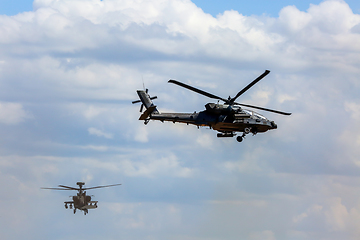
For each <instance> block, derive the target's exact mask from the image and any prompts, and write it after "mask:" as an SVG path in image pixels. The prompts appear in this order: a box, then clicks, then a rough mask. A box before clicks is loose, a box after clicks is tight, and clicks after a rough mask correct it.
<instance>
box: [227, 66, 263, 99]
mask: <svg viewBox="0 0 360 240" xmlns="http://www.w3.org/2000/svg"><path fill="white" fill-rule="evenodd" d="M269 73H270V71H269V70H265V72H264V73H263V74H261V75H260V76H259V77H258V78H256V79H255V80H254V81H252V82H251V83H250V84H249V85H247V86H246V87H244V88H243V89H242V90H241V91H240V92H238V94H236V96H235V97H233V98H232V99H231V102H235V100H236V99H237V98H238V97H240V96H241V95H242V94H243V93H244V92H246V91H247V90H249V88H251V87H252V86H254V85H255V84H256V83H257V82H258V81H260V80H261V79H263V78H264V77H265V76H266V75H268V74H269Z"/></svg>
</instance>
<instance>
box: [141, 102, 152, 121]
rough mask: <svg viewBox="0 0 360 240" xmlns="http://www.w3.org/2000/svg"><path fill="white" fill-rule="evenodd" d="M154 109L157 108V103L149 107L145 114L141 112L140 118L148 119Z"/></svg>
mask: <svg viewBox="0 0 360 240" xmlns="http://www.w3.org/2000/svg"><path fill="white" fill-rule="evenodd" d="M154 110H156V106H155V105H153V106H151V107H149V108H148V109H146V111H145V112H144V113H143V114H141V116H140V118H139V120H146V119H147V118H148V117H149V116H150V114H151V113H152V112H153V111H154Z"/></svg>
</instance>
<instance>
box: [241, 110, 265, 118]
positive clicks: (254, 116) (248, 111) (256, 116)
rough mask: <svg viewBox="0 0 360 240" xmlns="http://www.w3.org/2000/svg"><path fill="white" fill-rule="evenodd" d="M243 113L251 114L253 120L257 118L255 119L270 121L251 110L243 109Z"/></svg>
mask: <svg viewBox="0 0 360 240" xmlns="http://www.w3.org/2000/svg"><path fill="white" fill-rule="evenodd" d="M242 111H243V112H245V113H246V114H249V115H250V117H251V118H255V119H259V120H268V119H267V118H266V117H264V116H263V115H261V114H259V113H257V112H254V111H251V110H247V109H242Z"/></svg>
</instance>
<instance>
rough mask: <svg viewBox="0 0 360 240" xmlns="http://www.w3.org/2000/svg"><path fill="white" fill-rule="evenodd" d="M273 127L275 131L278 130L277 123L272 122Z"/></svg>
mask: <svg viewBox="0 0 360 240" xmlns="http://www.w3.org/2000/svg"><path fill="white" fill-rule="evenodd" d="M271 127H272V128H273V129H277V125H276V123H275V122H274V121H271Z"/></svg>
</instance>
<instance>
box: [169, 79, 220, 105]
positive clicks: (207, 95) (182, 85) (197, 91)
mask: <svg viewBox="0 0 360 240" xmlns="http://www.w3.org/2000/svg"><path fill="white" fill-rule="evenodd" d="M168 83H174V84H176V85H179V86H181V87H183V88H187V89H189V90H191V91H194V92H196V93H199V94H202V95H204V96H206V97H209V98H214V99H219V100H222V101H224V102H227V100H226V99H224V98H221V97H218V96H216V95H214V94H211V93H208V92H205V91H203V90H200V89H197V88H194V87H192V86H189V85H187V84H185V83H181V82H178V81H176V80H172V79H170V80H169V81H168Z"/></svg>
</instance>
